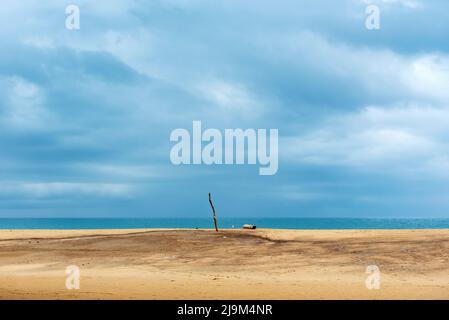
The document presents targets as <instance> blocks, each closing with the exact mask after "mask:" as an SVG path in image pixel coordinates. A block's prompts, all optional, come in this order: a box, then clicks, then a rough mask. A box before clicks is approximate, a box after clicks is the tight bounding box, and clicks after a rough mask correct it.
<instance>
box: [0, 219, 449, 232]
mask: <svg viewBox="0 0 449 320" xmlns="http://www.w3.org/2000/svg"><path fill="white" fill-rule="evenodd" d="M244 224H253V225H256V226H257V228H273V229H298V230H350V229H356V230H357V229H385V230H388V229H449V219H364V218H250V217H248V218H242V217H238V218H228V217H226V218H219V219H218V226H219V228H226V229H232V228H235V229H240V228H242V226H243V225H244ZM138 228H193V229H195V228H200V229H208V228H210V229H212V228H214V224H213V219H212V218H0V229H53V230H59V229H60V230H68V229H138Z"/></svg>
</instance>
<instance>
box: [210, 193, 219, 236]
mask: <svg viewBox="0 0 449 320" xmlns="http://www.w3.org/2000/svg"><path fill="white" fill-rule="evenodd" d="M209 203H210V206H211V207H212V211H213V213H214V225H215V231H217V232H218V225H217V215H216V214H215V207H214V204H213V203H212V199H211V197H210V193H209Z"/></svg>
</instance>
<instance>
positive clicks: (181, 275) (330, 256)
mask: <svg viewBox="0 0 449 320" xmlns="http://www.w3.org/2000/svg"><path fill="white" fill-rule="evenodd" d="M69 265H77V266H79V268H80V270H81V279H80V280H81V288H80V289H79V290H67V288H66V286H65V283H66V277H67V275H66V273H65V269H66V267H67V266H69ZM368 265H377V266H378V267H379V268H380V271H381V282H380V283H381V288H380V289H379V290H368V289H367V288H366V286H365V279H366V277H367V276H368V275H367V274H366V273H365V270H366V267H367V266H368ZM0 298H1V299H449V230H388V231H386V230H385V231H379V230H371V231H368V230H358V231H354V230H345V231H302V230H256V231H251V230H247V231H243V230H226V231H221V232H219V233H216V232H214V231H210V230H160V229H159V230H157V229H152V230H144V229H142V230H90V231H88V230H73V231H72V230H70V231H59V230H58V231H55V230H39V231H34V230H33V231H31V230H28V231H26V230H23V231H17V230H16V231H10V230H2V231H0Z"/></svg>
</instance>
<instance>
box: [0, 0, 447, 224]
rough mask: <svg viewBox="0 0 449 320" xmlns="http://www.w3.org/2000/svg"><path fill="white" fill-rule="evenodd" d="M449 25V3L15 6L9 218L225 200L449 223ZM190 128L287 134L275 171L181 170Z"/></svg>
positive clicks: (4, 98) (5, 213)
mask: <svg viewBox="0 0 449 320" xmlns="http://www.w3.org/2000/svg"><path fill="white" fill-rule="evenodd" d="M69 4H74V5H77V6H78V7H79V9H80V28H79V30H70V29H67V28H66V18H67V15H66V7H67V6H68V5H69ZM368 5H376V6H377V7H378V8H379V10H380V29H379V30H368V29H367V28H366V26H365V21H366V19H367V14H366V11H365V10H366V8H367V6H368ZM448 15H449V3H448V2H447V1H445V0H426V1H424V0H377V1H375V0H373V1H369V0H341V1H338V2H337V1H333V0H332V1H331V0H304V1H293V0H292V1H286V0H280V1H265V0H259V1H232V0H215V1H206V0H197V1H194V0H154V1H150V0H147V1H144V0H134V1H131V0H126V1H125V0H116V1H106V0H96V1H85V0H71V1H70V2H68V1H62V0H49V1H38V0H23V1H15V0H4V1H2V3H1V6H0V48H1V50H0V148H1V149H0V150H1V151H0V217H12V218H15V217H17V218H19V217H203V216H204V217H210V214H211V211H210V207H209V203H208V198H207V194H208V192H211V193H212V197H213V200H214V202H215V206H216V208H217V214H218V215H219V216H223V217H361V218H366V217H370V218H385V217H388V218H404V217H410V218H411V217H422V218H430V217H432V218H449V40H448V31H449V19H447V17H448ZM193 121H201V123H202V126H203V127H204V128H217V129H218V130H224V129H226V128H243V129H246V128H254V129H256V130H257V129H260V128H265V129H278V132H279V168H278V171H277V173H276V174H275V175H272V176H261V175H259V173H258V166H254V165H210V166H208V165H204V164H203V165H180V166H175V165H173V164H172V162H171V161H170V150H171V148H172V147H173V142H171V141H170V134H171V132H172V131H173V130H174V129H176V128H186V129H188V130H191V129H192V122H193Z"/></svg>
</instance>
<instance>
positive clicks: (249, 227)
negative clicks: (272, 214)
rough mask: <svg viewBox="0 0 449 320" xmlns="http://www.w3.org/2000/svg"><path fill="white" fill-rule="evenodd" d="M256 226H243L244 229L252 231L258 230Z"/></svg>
mask: <svg viewBox="0 0 449 320" xmlns="http://www.w3.org/2000/svg"><path fill="white" fill-rule="evenodd" d="M256 228H257V227H256V226H255V225H254V224H244V225H243V229H251V230H256Z"/></svg>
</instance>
